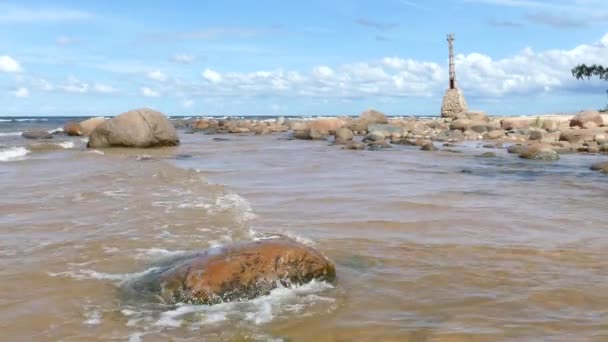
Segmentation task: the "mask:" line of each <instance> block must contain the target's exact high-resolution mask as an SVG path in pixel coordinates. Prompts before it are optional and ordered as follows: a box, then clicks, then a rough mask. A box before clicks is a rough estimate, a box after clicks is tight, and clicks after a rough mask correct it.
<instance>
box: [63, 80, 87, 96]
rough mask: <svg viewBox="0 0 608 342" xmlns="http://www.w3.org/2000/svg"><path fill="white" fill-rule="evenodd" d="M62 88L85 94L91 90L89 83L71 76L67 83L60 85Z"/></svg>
mask: <svg viewBox="0 0 608 342" xmlns="http://www.w3.org/2000/svg"><path fill="white" fill-rule="evenodd" d="M60 89H62V90H64V91H65V92H68V93H76V94H85V93H87V92H88V91H89V84H88V83H86V82H83V81H81V80H79V79H78V78H76V77H74V76H70V77H68V79H67V81H66V83H65V84H63V85H61V86H60Z"/></svg>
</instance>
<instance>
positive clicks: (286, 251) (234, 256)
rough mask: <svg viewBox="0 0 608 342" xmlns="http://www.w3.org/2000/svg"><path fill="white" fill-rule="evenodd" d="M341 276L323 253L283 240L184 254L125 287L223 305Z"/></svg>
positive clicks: (166, 297)
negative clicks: (284, 287) (279, 289)
mask: <svg viewBox="0 0 608 342" xmlns="http://www.w3.org/2000/svg"><path fill="white" fill-rule="evenodd" d="M335 276H336V271H335V266H334V265H333V264H332V263H331V262H330V261H329V260H328V259H327V258H325V257H324V256H323V255H322V254H321V253H319V252H318V251H316V250H314V249H312V248H310V247H308V246H305V245H302V244H300V243H298V242H295V241H293V240H290V239H287V238H277V239H267V240H259V241H254V242H244V243H239V244H235V245H231V246H226V247H220V248H216V249H212V250H209V251H206V252H203V253H198V254H194V255H186V256H181V257H178V258H176V259H174V260H172V261H171V262H168V263H166V264H165V265H161V267H158V268H157V269H156V270H155V271H153V272H150V273H147V274H146V275H144V276H142V277H140V278H136V279H133V280H131V281H129V282H127V283H126V284H124V285H123V286H124V287H123V290H125V291H126V293H127V294H133V295H136V296H146V297H150V298H155V297H156V298H159V299H161V300H162V302H163V303H166V304H176V303H192V304H217V303H222V302H230V301H242V300H249V299H252V298H255V297H258V296H262V295H266V294H268V293H269V292H270V291H271V290H272V289H274V288H276V287H277V286H279V284H281V285H283V286H289V285H300V284H304V283H307V282H310V281H311V280H313V279H317V280H324V281H332V280H334V278H335Z"/></svg>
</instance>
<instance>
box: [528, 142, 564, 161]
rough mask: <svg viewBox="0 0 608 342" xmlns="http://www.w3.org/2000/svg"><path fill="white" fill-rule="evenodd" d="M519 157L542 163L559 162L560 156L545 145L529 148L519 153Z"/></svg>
mask: <svg viewBox="0 0 608 342" xmlns="http://www.w3.org/2000/svg"><path fill="white" fill-rule="evenodd" d="M519 157H520V158H524V159H532V160H542V161H554V160H559V154H558V153H557V152H555V151H554V150H553V149H552V148H551V147H548V146H545V145H530V146H527V147H525V148H524V149H523V150H522V151H521V152H520V153H519Z"/></svg>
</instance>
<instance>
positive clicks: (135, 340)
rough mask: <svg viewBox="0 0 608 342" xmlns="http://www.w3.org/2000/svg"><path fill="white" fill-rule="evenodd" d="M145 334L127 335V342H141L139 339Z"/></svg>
mask: <svg viewBox="0 0 608 342" xmlns="http://www.w3.org/2000/svg"><path fill="white" fill-rule="evenodd" d="M144 335H145V334H144V333H142V332H135V333H132V334H131V335H129V342H141V337H142V336H144Z"/></svg>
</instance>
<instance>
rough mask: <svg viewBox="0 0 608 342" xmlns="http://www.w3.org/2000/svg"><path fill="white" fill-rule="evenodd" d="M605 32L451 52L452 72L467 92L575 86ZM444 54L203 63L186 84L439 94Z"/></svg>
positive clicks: (245, 90)
mask: <svg viewBox="0 0 608 342" xmlns="http://www.w3.org/2000/svg"><path fill="white" fill-rule="evenodd" d="M607 56H608V34H606V35H605V36H604V37H603V38H602V39H601V40H600V41H598V42H595V43H591V44H583V45H579V46H577V47H574V48H572V49H566V50H547V51H535V50H533V49H531V48H527V49H524V50H522V51H520V52H518V53H516V54H514V55H512V56H509V57H506V58H500V59H495V58H493V57H491V56H489V55H487V54H483V53H469V54H460V55H457V56H456V69H457V78H458V83H459V85H460V87H461V88H462V89H463V90H464V91H465V93H466V94H467V96H472V97H504V96H511V95H535V94H541V93H548V92H553V91H560V90H566V91H567V90H573V89H581V88H582V87H589V86H590V85H592V86H593V84H595V86H597V84H599V81H597V82H598V83H593V82H594V81H588V82H582V81H577V80H575V79H574V78H573V77H572V74H571V72H570V70H571V69H572V68H573V67H574V66H575V65H577V64H580V63H587V64H594V63H597V64H601V63H605V61H606V57H607ZM447 74H448V71H447V59H446V60H445V61H444V62H443V63H437V62H430V61H421V60H414V59H407V58H401V57H386V58H382V59H379V60H375V61H369V62H360V63H352V64H344V65H338V66H327V65H320V66H317V67H314V68H312V69H311V70H310V71H309V72H301V71H288V70H282V69H276V70H261V71H253V72H218V71H215V70H211V69H206V70H205V71H203V73H202V77H203V79H204V80H205V81H206V82H205V83H202V84H192V85H191V86H190V87H188V88H189V89H190V91H192V92H193V93H194V94H196V95H199V96H200V95H205V96H216V97H240V96H306V97H317V98H340V99H357V98H369V97H378V98H387V97H395V98H398V97H431V96H441V94H442V93H443V91H444V90H445V89H446V88H447V86H448V81H447V80H448V76H447Z"/></svg>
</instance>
